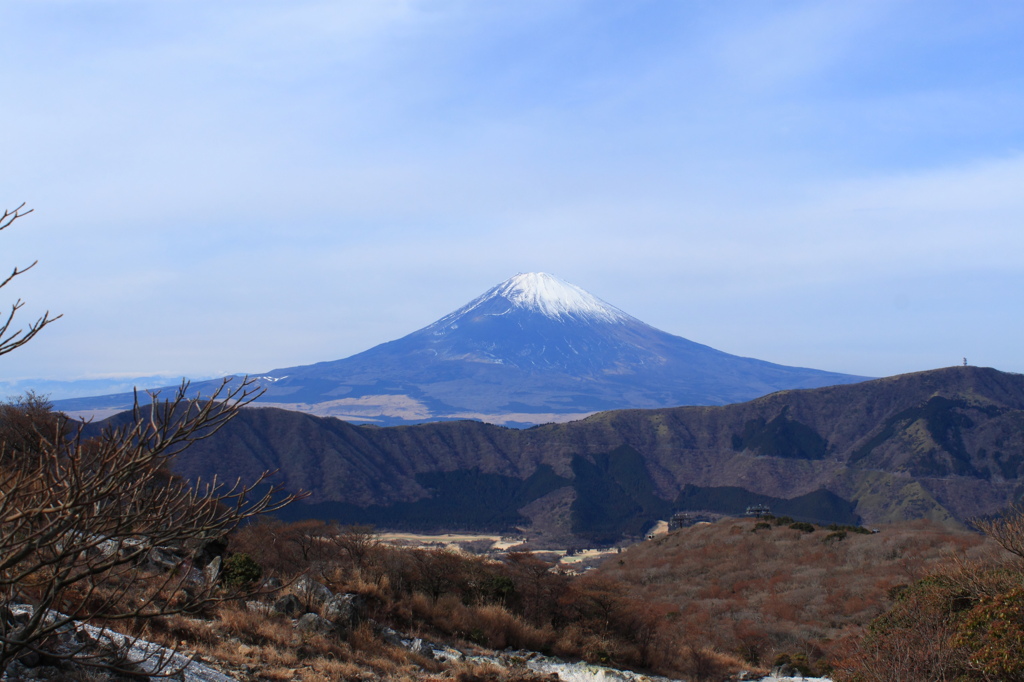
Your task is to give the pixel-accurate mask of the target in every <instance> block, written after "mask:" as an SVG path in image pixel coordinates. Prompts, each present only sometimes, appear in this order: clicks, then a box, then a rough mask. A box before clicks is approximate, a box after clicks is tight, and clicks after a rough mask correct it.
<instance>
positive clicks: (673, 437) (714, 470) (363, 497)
mask: <svg viewBox="0 0 1024 682" xmlns="http://www.w3.org/2000/svg"><path fill="white" fill-rule="evenodd" d="M176 467H177V469H178V471H179V472H180V473H182V474H184V475H186V476H190V477H198V476H200V475H202V476H203V477H204V478H207V477H209V476H210V475H211V474H213V473H218V474H220V475H221V476H222V477H225V476H227V477H230V478H232V479H233V478H234V477H236V476H242V477H243V478H251V477H254V476H255V475H256V474H258V473H259V472H261V471H263V470H265V469H279V470H280V476H281V481H282V482H283V483H284V484H285V485H286V486H287V487H288V489H290V490H295V489H298V488H303V489H306V490H311V491H312V492H313V496H312V498H311V499H310V504H307V505H296V506H295V507H294V508H293V510H292V512H291V513H292V514H293V515H295V516H322V517H331V518H339V519H342V520H347V521H350V522H356V521H358V522H372V523H377V524H379V525H386V526H394V527H420V528H426V527H431V528H440V527H448V528H456V527H460V528H470V527H474V526H473V524H471V523H460V521H459V519H460V518H474V519H479V518H481V513H480V511H481V510H480V507H490V508H491V509H490V511H491V512H494V513H491V514H490V518H491V519H492V522H487V523H478V524H477V525H476V526H475V527H478V528H481V529H483V528H488V529H499V528H507V527H510V526H513V525H515V526H521V527H534V528H538V529H547V530H551V531H552V532H554V531H556V530H557V531H558V532H562V533H572V534H574V535H575V536H577V537H580V538H587V539H590V540H595V541H611V540H613V539H615V538H617V537H619V536H621V535H624V534H627V535H636V534H638V533H640V532H641V531H642V530H643V527H644V526H645V524H647V523H650V522H653V521H654V520H655V519H658V518H665V517H666V515H667V514H669V513H670V512H671V511H673V510H676V509H686V508H694V509H696V508H699V509H710V510H712V511H719V512H742V510H743V508H744V507H745V506H746V505H748V504H753V503H768V504H769V505H770V506H773V508H774V507H777V508H778V511H780V513H790V514H791V515H795V516H803V517H805V518H807V519H809V520H817V521H840V522H844V523H848V522H854V521H858V520H860V521H863V522H865V523H880V522H884V521H894V520H900V519H910V518H922V517H927V518H931V519H934V520H938V521H942V522H952V521H963V520H965V519H967V518H969V517H971V516H974V515H978V514H984V513H991V512H994V511H996V510H998V509H999V508H1001V507H1003V506H1005V505H1007V504H1009V503H1011V502H1013V501H1015V500H1016V499H1018V498H1019V497H1020V495H1021V493H1022V491H1024V486H1022V484H1024V479H1022V476H1024V376H1022V375H1017V374H1006V373H1003V372H999V371H997V370H994V369H988V368H978V367H952V368H946V369H939V370H932V371H928V372H918V373H914V374H906V375H900V376H896V377H889V378H885V379H877V380H874V381H868V382H863V383H859V384H852V385H844V386H832V387H827V388H817V389H807V390H795V391H783V392H778V393H774V394H771V395H768V396H765V397H762V398H759V399H757V400H753V401H750V402H746V403H740V404H734V405H727V406H710V407H678V408H668V409H655V410H618V411H613V412H603V413H599V414H595V415H593V416H591V417H588V418H586V419H583V420H580V421H575V422H570V423H566V424H547V425H543V426H537V427H534V428H531V429H525V430H517V429H510V428H505V427H501V426H494V425H489V424H484V423H480V422H472V421H463V422H439V423H431V424H422V425H414V426H398V427H388V428H379V427H372V426H356V425H352V424H349V423H346V422H343V421H340V420H337V419H331V418H318V417H313V416H310V415H304V414H298V413H295V412H288V411H282V410H276V409H258V408H256V409H252V408H250V409H246V410H243V412H242V414H241V415H240V416H239V417H238V418H237V419H235V420H234V421H233V422H232V423H230V424H229V425H228V426H227V427H225V429H224V430H222V431H221V432H220V433H219V434H217V436H215V437H214V438H211V439H208V440H205V441H201V442H199V443H197V444H196V445H195V446H193V447H192V448H190V449H189V450H188V451H187V452H186V453H184V454H183V455H182V456H181V458H180V459H179V461H178V462H177V464H176ZM467 491H469V492H467ZM502 505H504V507H502ZM787 505H788V506H787ZM497 507H502V508H501V509H497ZM784 509H795V510H801V511H796V512H793V513H791V512H786V511H784ZM498 512H500V513H498ZM484 516H486V514H485V515H484ZM488 524H490V525H488Z"/></svg>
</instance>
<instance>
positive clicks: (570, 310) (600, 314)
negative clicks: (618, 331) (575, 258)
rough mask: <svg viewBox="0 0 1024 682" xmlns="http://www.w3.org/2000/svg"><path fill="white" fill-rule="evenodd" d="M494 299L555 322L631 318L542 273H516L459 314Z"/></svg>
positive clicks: (619, 320)
mask: <svg viewBox="0 0 1024 682" xmlns="http://www.w3.org/2000/svg"><path fill="white" fill-rule="evenodd" d="M495 299H504V300H505V301H508V303H510V304H511V305H512V307H514V308H521V309H524V310H529V311H532V312H536V313H540V314H542V315H544V316H546V317H550V318H554V319H557V320H561V319H562V318H564V317H573V318H586V319H591V320H599V321H601V322H624V321H626V320H630V319H632V318H631V317H630V316H629V315H627V314H626V313H624V312H622V311H621V310H619V309H618V308H616V307H615V306H612V305H609V304H608V303H605V302H604V301H602V300H601V299H599V298H597V297H596V296H594V295H593V294H590V293H589V292H587V291H584V290H583V289H581V288H580V287H578V286H576V285H575V284H569V283H568V282H566V281H565V280H562V279H559V278H558V277H555V276H554V275H549V274H548V273H546V272H528V273H519V274H518V275H516V276H515V277H511V278H509V279H507V280H505V281H504V282H502V283H501V284H499V285H498V286H496V287H494V288H492V289H490V290H489V291H487V292H486V293H485V294H484V295H483V296H480V297H479V298H477V299H476V300H475V301H473V302H471V303H470V304H469V305H467V306H466V307H465V308H464V309H463V310H462V311H460V312H462V313H467V312H469V311H470V310H473V309H474V308H477V307H479V306H480V305H482V304H484V303H486V302H488V301H493V300H495Z"/></svg>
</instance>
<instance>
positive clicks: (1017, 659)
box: [836, 508, 1024, 682]
mask: <svg viewBox="0 0 1024 682" xmlns="http://www.w3.org/2000/svg"><path fill="white" fill-rule="evenodd" d="M979 525H980V526H982V528H983V529H984V530H986V532H988V533H989V534H990V535H992V537H994V538H995V540H996V541H997V542H998V543H999V544H1000V545H1001V546H1002V547H1003V548H1004V549H1006V550H1008V551H1009V552H1010V553H1011V554H1012V555H1014V556H1013V557H1012V558H1011V559H1006V556H1005V555H1002V557H998V556H985V557H973V558H967V557H963V556H956V557H953V558H952V559H951V560H950V561H949V563H947V564H946V565H944V566H942V567H940V568H939V569H938V570H936V571H933V572H932V573H930V574H929V575H926V576H924V577H923V578H921V579H919V580H917V581H915V582H914V583H912V584H910V585H906V586H897V588H896V589H894V590H893V591H892V593H893V596H894V597H895V599H896V601H895V603H894V604H893V606H892V607H891V608H890V609H889V610H888V611H886V612H885V613H884V614H882V615H880V616H879V617H878V618H876V619H875V620H873V621H872V623H871V624H870V627H869V628H868V631H867V634H866V635H865V636H864V637H863V639H861V640H860V641H858V642H856V643H855V644H854V645H853V646H852V647H851V649H850V651H849V654H848V655H847V656H846V657H845V658H843V659H842V660H840V661H839V663H838V664H837V666H836V667H837V673H836V679H837V680H840V681H844V682H860V681H861V680H879V681H888V680H893V681H895V680H905V679H949V680H953V679H955V680H959V681H962V682H970V681H972V680H978V681H981V680H1004V681H1007V682H1015V681H1024V561H1022V557H1021V552H1020V551H1017V550H1019V549H1021V548H1024V510H1022V509H1020V508H1017V509H1014V510H1012V511H1011V512H1009V513H1007V514H1006V515H1004V516H1003V517H1001V518H1000V519H996V520H992V521H988V522H985V523H984V524H979Z"/></svg>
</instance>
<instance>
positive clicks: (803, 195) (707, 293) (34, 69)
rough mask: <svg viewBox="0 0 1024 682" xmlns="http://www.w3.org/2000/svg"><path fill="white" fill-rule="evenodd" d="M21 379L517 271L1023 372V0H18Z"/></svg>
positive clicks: (852, 342)
mask: <svg viewBox="0 0 1024 682" xmlns="http://www.w3.org/2000/svg"><path fill="white" fill-rule="evenodd" d="M0 25H2V26H3V27H4V36H5V37H4V41H3V42H2V44H0V77H2V82H3V84H4V96H3V102H2V104H0V135H2V136H3V149H4V154H5V162H4V163H3V164H2V166H0V187H2V188H3V202H4V203H3V206H4V207H7V208H13V207H14V206H16V205H18V204H19V203H21V202H22V201H25V202H28V205H29V206H30V207H32V208H34V209H35V213H33V214H32V215H31V216H29V217H27V218H25V219H24V220H21V221H19V222H18V223H16V224H15V226H13V227H12V228H10V229H9V230H7V231H5V232H4V233H3V234H2V235H0V245H2V247H0V268H3V269H5V270H9V269H10V268H11V267H13V266H14V265H18V264H22V265H23V264H26V263H27V262H31V261H32V260H34V259H36V258H38V259H39V261H40V263H39V265H38V266H37V267H36V268H35V269H34V270H33V271H32V272H30V273H29V274H27V275H25V276H24V277H21V278H19V279H18V280H16V281H15V282H14V283H12V284H11V285H9V286H8V287H7V288H5V289H3V290H2V291H0V294H2V295H3V296H2V297H0V302H3V303H5V304H6V303H8V302H10V301H13V300H14V299H15V298H18V297H20V298H23V299H25V300H26V302H27V305H26V307H25V309H24V310H23V311H22V319H24V320H27V319H28V318H29V317H30V316H33V315H39V314H41V313H42V312H43V311H44V310H46V309H49V310H51V311H53V312H57V313H63V314H64V317H63V318H62V319H61V320H60V321H59V322H57V323H55V324H54V325H53V326H52V327H50V328H49V329H47V330H45V332H44V333H43V334H41V335H40V336H39V337H37V339H36V340H34V341H33V343H32V344H30V345H29V346H26V347H24V348H22V349H20V350H19V351H17V352H16V353H13V354H10V355H7V356H4V357H3V358H0V379H12V378H18V377H42V378H49V379H76V378H85V377H101V376H113V375H127V376H139V375H149V374H156V373H166V374H186V375H190V376H210V375H214V374H217V373H222V372H245V371H248V372H260V371H265V370H269V369H272V368H277V367H286V366H291V365H297V364H306V363H311V362H317V361H323V360H333V359H338V358H342V357H346V356H348V355H351V354H353V353H356V352H359V351H361V350H365V349H366V348H369V347H371V346H373V345H376V344H377V343H381V342H384V341H387V340H390V339H393V338H397V337H399V336H402V335H404V334H406V333H408V332H411V331H413V330H415V329H418V328H420V327H422V326H424V325H426V324H428V323H430V322H432V321H434V320H435V319H437V318H439V317H441V316H442V315H444V314H446V313H448V312H450V311H451V310H454V309H455V308H457V307H459V306H460V305H462V304H464V303H465V302H467V301H468V300H470V299H471V298H473V297H475V296H477V295H478V294H480V293H482V292H483V291H484V290H486V289H487V288H489V287H490V286H493V285H494V284H497V283H498V282H500V281H502V280H504V279H507V278H508V277H510V276H512V275H514V274H516V273H518V272H532V271H545V272H551V273H553V274H556V275H558V276H560V277H562V278H563V279H565V280H568V281H570V282H572V283H574V284H577V285H579V286H581V287H583V288H584V289H587V290H588V291H590V292H591V293H593V294H595V295H596V296H598V297H600V298H603V299H604V300H606V301H608V302H609V303H612V304H613V305H616V306H618V307H619V308H622V309H623V310H625V311H626V312H628V313H630V314H632V315H634V316H636V317H638V318H640V319H642V320H644V321H646V322H648V323H650V324H652V325H654V326H656V327H659V328H661V329H664V330H665V331H668V332H671V333H674V334H678V335H680V336H685V337H687V338H689V339H692V340H695V341H698V342H701V343H706V344H708V345H711V346H714V347H716V348H719V349H721V350H725V351H727V352H730V353H735V354H739V355H745V356H753V357H758V358H761V359H765V360H770V361H774V362H780V363H784V364H791V365H802V366H810V367H817V368H821V369H828V370H834V371H841V372H849V373H855V374H862V375H870V376H882V375H889V374H896V373H901V372H908V371H915V370H921V369H929V368H933V367H939V366H945V365H951V364H957V363H959V362H960V361H961V358H962V357H963V356H967V358H968V360H969V361H970V362H971V363H972V364H979V365H988V366H994V367H997V368H999V369H1003V370H1009V371H1016V372H1022V371H1024V357H1022V355H1021V351H1020V348H1021V346H1022V344H1021V340H1022V332H1024V315H1021V312H1022V292H1024V229H1021V228H1022V225H1024V39H1022V37H1024V4H1021V3H1018V2H981V3H963V2H942V1H938V2H929V3H923V2H910V1H908V2H901V1H899V0H892V1H887V2H870V1H864V2H856V3H840V2H824V1H822V2H771V3H765V2H754V1H747V2H743V1H737V2H729V3H722V2H711V1H707V2H696V1H694V2H679V1H676V0H671V1H668V0H665V1H660V2H659V1H651V2H644V1H638V2H630V3H622V2H611V1H605V2H587V1H583V0H579V1H569V0H543V1H530V0H525V1H524V0H517V1H516V2H469V1H466V2H458V1H450V2H449V1H445V0H435V1H431V2H417V1H414V0H406V1H401V2H400V1H393V0H374V1H372V2H366V1H363V2H311V1H305V0H289V1H287V2H285V1H277V2H270V1H265V2H258V1H253V2H232V1H230V0H227V1H219V2H215V3H211V2H194V1H192V0H161V1H159V2H155V1H148V0H131V1H129V0H106V1H98V0H97V1H94V0H73V1H72V0H61V1H57V0H8V1H7V2H4V3H3V5H2V6H0Z"/></svg>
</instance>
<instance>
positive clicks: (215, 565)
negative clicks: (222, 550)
mask: <svg viewBox="0 0 1024 682" xmlns="http://www.w3.org/2000/svg"><path fill="white" fill-rule="evenodd" d="M220 564H221V561H220V557H219V556H217V557H213V561H211V562H210V563H208V564H206V568H204V569H203V577H204V578H205V579H206V584H207V585H214V584H216V582H217V578H219V577H220Z"/></svg>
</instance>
